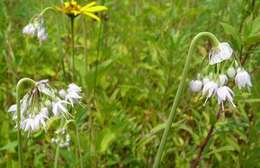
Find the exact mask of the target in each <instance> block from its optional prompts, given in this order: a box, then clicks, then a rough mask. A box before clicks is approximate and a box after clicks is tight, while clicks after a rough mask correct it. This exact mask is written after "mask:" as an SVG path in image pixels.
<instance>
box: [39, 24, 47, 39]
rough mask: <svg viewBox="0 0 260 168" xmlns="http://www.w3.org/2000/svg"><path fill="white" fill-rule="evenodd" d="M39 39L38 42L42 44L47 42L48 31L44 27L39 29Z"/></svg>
mask: <svg viewBox="0 0 260 168" xmlns="http://www.w3.org/2000/svg"><path fill="white" fill-rule="evenodd" d="M37 37H38V40H39V41H40V43H42V42H43V41H46V40H47V39H48V34H47V33H46V30H45V28H44V27H43V26H40V27H39V28H38V32H37Z"/></svg>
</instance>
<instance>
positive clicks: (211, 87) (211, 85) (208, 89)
mask: <svg viewBox="0 0 260 168" xmlns="http://www.w3.org/2000/svg"><path fill="white" fill-rule="evenodd" d="M217 89H218V84H217V83H215V82H214V81H208V82H207V83H206V84H205V85H204V86H203V89H202V95H204V96H206V100H205V103H206V102H207V100H208V99H209V98H210V97H211V96H214V95H215V94H216V92H217ZM205 103H204V104H205Z"/></svg>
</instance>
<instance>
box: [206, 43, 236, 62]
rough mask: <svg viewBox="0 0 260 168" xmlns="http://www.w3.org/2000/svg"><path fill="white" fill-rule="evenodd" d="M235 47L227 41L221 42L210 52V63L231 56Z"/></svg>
mask: <svg viewBox="0 0 260 168" xmlns="http://www.w3.org/2000/svg"><path fill="white" fill-rule="evenodd" d="M232 53H233V49H232V48H231V47H230V45H229V44H228V43H227V42H222V43H219V45H218V46H217V47H215V48H213V49H212V50H211V51H210V52H209V64H210V65H214V64H217V63H220V62H222V61H224V60H228V59H230V58H231V56H232Z"/></svg>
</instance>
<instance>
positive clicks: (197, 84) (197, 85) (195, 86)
mask: <svg viewBox="0 0 260 168" xmlns="http://www.w3.org/2000/svg"><path fill="white" fill-rule="evenodd" d="M202 85H203V83H202V81H201V80H192V81H190V91H191V92H199V91H201V89H202Z"/></svg>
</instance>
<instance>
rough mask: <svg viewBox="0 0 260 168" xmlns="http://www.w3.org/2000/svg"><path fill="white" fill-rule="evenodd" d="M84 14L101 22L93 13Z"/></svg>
mask: <svg viewBox="0 0 260 168" xmlns="http://www.w3.org/2000/svg"><path fill="white" fill-rule="evenodd" d="M83 14H85V15H87V16H89V17H91V18H93V19H95V20H97V21H98V22H100V18H99V17H98V16H96V15H95V14H93V13H89V12H83Z"/></svg>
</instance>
